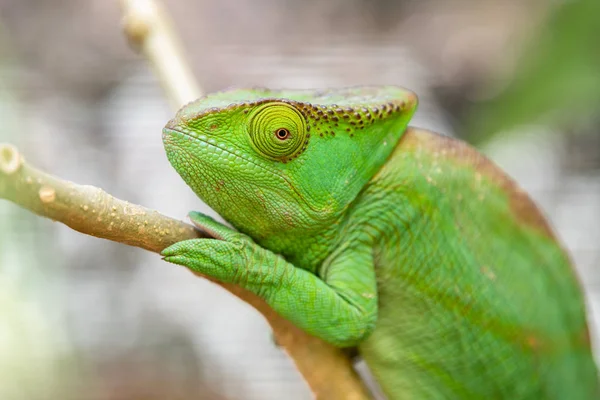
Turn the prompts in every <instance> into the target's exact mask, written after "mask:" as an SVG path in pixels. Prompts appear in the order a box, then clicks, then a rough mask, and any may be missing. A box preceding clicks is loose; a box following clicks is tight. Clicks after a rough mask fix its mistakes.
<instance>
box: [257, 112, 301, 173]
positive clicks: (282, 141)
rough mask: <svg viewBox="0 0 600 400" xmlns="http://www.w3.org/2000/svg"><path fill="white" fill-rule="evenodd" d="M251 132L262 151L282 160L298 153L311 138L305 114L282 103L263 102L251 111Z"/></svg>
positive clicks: (284, 160) (265, 155) (261, 152)
mask: <svg viewBox="0 0 600 400" xmlns="http://www.w3.org/2000/svg"><path fill="white" fill-rule="evenodd" d="M248 134H249V136H250V140H251V143H252V147H253V148H254V149H255V150H256V151H257V152H258V153H259V154H261V155H262V156H264V157H267V158H270V159H272V160H279V161H282V162H287V161H289V160H291V159H293V158H295V157H297V156H299V155H300V154H301V153H302V151H304V150H305V149H306V146H307V145H308V139H309V138H310V135H309V134H308V131H307V125H306V121H305V119H304V116H303V115H302V114H301V113H300V111H298V110H297V109H296V108H295V107H294V106H292V105H290V104H286V103H282V102H270V103H266V104H262V105H260V106H257V107H256V108H255V109H254V110H252V111H251V114H250V118H249V122H248Z"/></svg>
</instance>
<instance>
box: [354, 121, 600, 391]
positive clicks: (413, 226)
mask: <svg viewBox="0 0 600 400" xmlns="http://www.w3.org/2000/svg"><path fill="white" fill-rule="evenodd" d="M375 204H377V206H375ZM373 209H377V210H378V213H373V212H372V210H373ZM365 224H369V226H377V228H376V229H375V230H376V232H370V233H369V232H368V231H369V229H368V228H365V226H366V225H365ZM348 226H350V227H356V228H358V229H362V230H366V231H367V234H371V235H379V237H380V239H379V240H378V245H377V246H376V248H375V249H374V252H375V260H376V269H377V277H378V292H379V304H380V306H379V319H378V322H377V326H376V328H375V332H374V333H373V334H372V335H371V336H370V337H369V338H368V339H367V340H366V342H364V343H363V344H362V345H361V346H360V350H361V353H362V354H363V357H364V358H365V361H366V362H367V363H368V365H369V366H370V368H371V370H372V371H373V373H374V374H375V376H376V377H377V378H378V381H379V382H380V384H381V386H382V388H383V389H384V391H385V392H386V393H387V394H388V396H389V397H390V398H426V399H433V398H440V399H454V398H456V399H474V398H503V399H592V398H598V396H599V395H600V392H599V391H598V382H597V377H598V374H597V370H596V366H595V364H594V361H593V358H592V354H591V349H590V341H589V334H588V328H587V325H586V319H585V308H584V303H583V298H582V295H581V291H580V287H579V284H578V282H577V279H576V277H575V275H574V273H573V271H572V269H571V265H570V261H569V259H568V257H567V256H566V254H565V252H564V251H563V250H562V249H561V247H560V245H559V244H558V243H557V241H556V239H555V237H554V235H553V233H552V231H551V229H550V228H549V226H548V225H547V223H546V222H545V220H544V218H543V217H542V215H541V214H540V213H539V211H538V210H537V208H536V207H535V205H534V204H533V203H532V202H531V200H530V199H529V198H528V197H527V195H526V194H524V193H523V192H522V191H521V190H520V189H519V188H518V187H517V186H516V185H515V184H514V183H513V182H512V181H511V180H510V179H509V178H507V177H506V176H505V175H504V174H503V173H502V172H501V171H500V170H499V169H498V168H497V167H495V166H494V165H493V164H492V163H491V162H489V161H488V160H487V159H485V158H484V157H483V156H481V155H480V154H479V153H477V152H476V151H475V150H474V149H472V148H470V147H468V146H467V145H465V144H462V143H461V142H458V141H456V140H453V139H449V138H444V137H442V136H438V135H435V134H432V133H429V132H425V131H420V130H415V129H409V130H408V131H407V132H406V133H405V136H404V137H403V138H402V139H401V142H400V143H399V145H398V146H397V148H396V150H395V152H394V153H393V155H392V157H391V159H390V160H389V161H388V162H387V164H386V165H385V166H384V168H383V169H382V170H381V171H380V172H379V173H378V174H377V175H376V176H375V177H374V178H373V180H372V181H371V183H370V184H369V185H368V186H367V188H366V189H365V191H364V192H363V193H362V194H361V196H360V197H359V198H358V199H357V201H356V203H355V204H354V206H353V208H352V210H351V212H350V213H349V217H348ZM351 229H352V228H351Z"/></svg>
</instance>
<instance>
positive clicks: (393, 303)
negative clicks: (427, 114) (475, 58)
mask: <svg viewBox="0 0 600 400" xmlns="http://www.w3.org/2000/svg"><path fill="white" fill-rule="evenodd" d="M415 107H416V97H415V96H414V94H412V93H411V92H408V91H406V90H404V89H400V88H395V87H379V88H371V87H363V88H353V89H343V90H337V91H324V92H315V91H279V92H277V91H268V90H258V89H256V90H234V91H229V92H223V93H216V94H212V95H209V96H207V97H204V98H202V99H200V100H198V101H196V102H194V103H191V104H189V105H187V106H186V107H184V108H183V109H182V110H181V111H180V112H179V113H178V114H177V116H176V117H175V118H174V119H173V120H171V121H170V122H169V124H168V125H167V126H166V127H165V129H164V135H163V138H164V144H165V148H166V152H167V156H168V158H169V161H170V162H171V164H172V165H173V166H174V167H175V169H176V170H177V171H178V172H179V174H180V175H181V176H182V177H183V179H184V180H185V181H186V182H187V184H188V185H189V186H190V187H191V188H192V189H193V190H194V191H195V192H196V194H197V195H198V196H199V197H201V198H202V199H203V200H204V201H205V202H207V203H208V204H209V205H210V206H211V207H213V208H214V209H215V210H216V211H217V212H219V213H220V214H221V215H222V216H223V217H224V218H225V219H227V220H228V221H229V222H230V223H232V224H233V225H234V226H235V227H236V228H237V229H238V231H239V232H238V231H234V230H232V229H230V228H227V227H225V226H223V225H221V224H219V223H217V222H215V221H213V220H212V219H210V218H209V217H207V216H204V215H202V214H198V213H192V214H191V218H192V221H193V222H194V223H195V224H196V225H198V226H199V227H201V228H203V229H206V230H207V231H209V232H210V233H212V234H213V236H214V237H215V238H216V239H197V240H189V241H184V242H180V243H177V244H175V245H173V246H171V247H169V248H168V249H166V250H165V251H164V256H165V259H166V260H167V261H169V262H173V263H177V264H181V265H184V266H186V267H188V268H190V269H192V270H194V271H198V272H200V273H203V274H206V275H209V276H212V277H214V278H216V279H219V280H222V281H225V282H230V283H235V284H238V285H241V286H243V287H245V288H246V289H249V290H250V291H252V292H254V293H256V294H257V295H259V296H260V297H262V298H264V299H265V300H266V301H267V302H268V303H269V304H270V305H271V306H272V307H273V308H274V309H275V310H276V311H277V312H279V313H280V314H281V315H283V316H284V317H286V318H288V319H289V320H291V321H292V322H294V323H295V324H297V325H298V326H299V327H301V328H303V329H304V330H306V331H307V332H309V333H311V334H313V335H316V336H319V337H321V338H323V339H324V340H326V341H328V342H330V343H332V344H334V345H336V346H340V347H353V346H358V348H359V351H360V353H361V354H362V356H363V357H364V359H365V360H366V361H367V363H368V365H369V367H370V368H371V370H372V371H373V373H374V374H375V376H376V378H377V379H378V381H379V383H380V385H381V386H382V388H383V390H384V391H385V393H386V394H387V396H388V397H389V398H390V399H396V398H411V399H413V398H414V399H435V398H439V399H452V398H456V399H474V398H482V399H489V398H494V399H592V398H597V397H598V395H599V391H598V383H597V371H596V367H595V365H594V362H593V360H592V356H591V350H590V343H589V337H588V332H587V326H586V320H585V310H584V305H583V299H582V295H581V292H580V289H579V285H578V282H577V280H576V278H575V276H574V274H573V272H572V271H571V267H570V263H569V260H568V258H567V256H566V254H565V253H564V252H563V250H562V249H561V248H560V246H559V245H558V244H557V241H556V240H555V238H554V235H553V234H552V232H551V230H550V228H549V227H548V225H547V224H546V222H545V221H544V218H543V217H542V216H541V215H540V213H539V212H538V210H537V209H536V207H535V206H534V205H533V203H532V202H531V201H530V200H529V198H528V197H527V196H526V195H525V194H524V193H522V192H521V191H520V190H519V189H518V188H517V187H516V185H515V184H514V183H513V182H512V181H511V180H510V179H509V178H507V177H506V176H505V175H504V174H503V173H502V172H500V171H499V170H498V169H497V168H496V167H495V166H494V165H493V164H492V163H490V162H489V161H488V160H486V159H485V158H484V157H483V156H481V155H480V154H479V153H477V152H476V151H475V150H473V149H472V148H470V147H468V146H467V145H465V144H463V143H461V142H459V141H456V140H453V139H449V138H444V137H442V136H439V135H436V134H433V133H430V132H426V131H422V130H417V129H413V128H408V129H407V124H408V121H409V120H410V118H411V116H412V114H413V112H414V110H415Z"/></svg>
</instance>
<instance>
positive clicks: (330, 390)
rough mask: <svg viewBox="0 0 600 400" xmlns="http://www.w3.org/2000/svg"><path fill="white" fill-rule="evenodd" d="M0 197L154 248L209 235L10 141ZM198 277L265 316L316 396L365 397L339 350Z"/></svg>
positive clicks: (0, 153)
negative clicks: (40, 163)
mask: <svg viewBox="0 0 600 400" xmlns="http://www.w3.org/2000/svg"><path fill="white" fill-rule="evenodd" d="M0 198H3V199H6V200H10V201H12V202H13V203H15V204H17V205H19V206H21V207H23V208H26V209H28V210H30V211H32V212H34V213H35V214H38V215H40V216H42V217H46V218H50V219H52V220H55V221H58V222H62V223H63V224H65V225H67V226H69V227H70V228H72V229H74V230H76V231H78V232H81V233H85V234H87V235H92V236H96V237H99V238H103V239H109V240H112V241H115V242H120V243H124V244H128V245H130V246H135V247H140V248H142V249H146V250H149V251H153V252H155V253H160V251H162V250H163V249H164V248H166V247H167V246H169V245H171V244H173V243H176V242H179V241H181V240H186V239H193V238H202V237H209V236H208V235H207V234H206V233H204V232H201V231H199V230H197V229H195V228H194V227H192V226H191V225H189V224H186V223H184V222H182V221H179V220H175V219H172V218H169V217H167V216H164V215H162V214H160V213H159V212H157V211H154V210H150V209H148V208H145V207H142V206H139V205H136V204H132V203H129V202H127V201H123V200H120V199H117V198H115V197H113V196H111V195H110V194H108V193H106V192H105V191H103V190H102V189H99V188H97V187H94V186H89V185H78V184H75V183H73V182H69V181H65V180H62V179H59V178H57V177H54V176H52V175H49V174H47V173H45V172H43V171H40V170H39V169H36V168H34V167H32V166H31V165H29V164H28V163H26V162H25V160H24V158H23V156H22V155H21V154H20V153H19V152H18V150H17V149H16V148H15V147H14V146H12V145H9V144H2V143H0ZM204 278H207V279H209V280H211V281H213V282H215V283H217V284H218V285H221V286H222V287H224V288H225V289H226V290H228V291H229V292H231V293H232V294H234V295H235V296H237V297H239V298H240V299H242V300H243V301H245V302H247V303H249V304H250V305H252V306H253V307H254V308H256V309H257V310H258V311H259V312H260V313H261V314H262V315H263V316H264V317H265V318H266V319H267V321H268V322H269V324H270V325H271V328H272V329H273V333H274V335H275V339H276V340H277V343H279V345H280V346H282V347H283V348H284V349H285V350H286V351H287V353H288V354H289V355H290V356H291V357H292V359H293V360H294V362H295V363H296V366H297V367H298V369H299V371H300V373H301V374H302V375H303V376H304V378H305V379H306V381H307V383H308V385H309V386H310V388H311V389H312V391H313V393H314V394H315V397H316V398H317V399H340V400H341V399H357V400H358V399H366V398H368V395H367V392H366V389H365V388H364V386H363V385H362V382H361V381H360V378H359V377H358V375H357V374H356V373H355V371H354V370H353V368H352V365H351V363H350V361H349V359H348V358H347V357H346V356H345V355H344V354H343V353H342V352H341V351H340V350H338V349H336V348H334V347H332V346H330V345H328V344H326V343H325V342H323V341H321V340H320V339H317V338H315V337H313V336H310V335H308V334H306V333H305V332H304V331H301V330H300V329H299V328H297V327H296V326H294V325H293V324H292V323H290V322H289V321H287V320H285V319H283V318H282V317H281V316H279V315H278V314H277V313H275V311H273V309H272V308H271V307H269V306H268V305H267V304H266V303H265V302H264V301H263V300H262V299H260V298H259V297H257V296H255V295H254V294H252V293H250V292H248V291H246V290H244V289H242V288H241V287H239V286H235V285H230V284H223V283H220V282H216V281H214V280H213V279H211V278H210V277H204Z"/></svg>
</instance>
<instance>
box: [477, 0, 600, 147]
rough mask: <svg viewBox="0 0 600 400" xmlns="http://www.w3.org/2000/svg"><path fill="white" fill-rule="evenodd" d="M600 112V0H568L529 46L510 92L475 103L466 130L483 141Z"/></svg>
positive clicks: (564, 123)
mask: <svg viewBox="0 0 600 400" xmlns="http://www.w3.org/2000/svg"><path fill="white" fill-rule="evenodd" d="M599 110H600V1H599V0H571V1H564V2H562V3H561V4H558V5H556V6H555V7H554V10H553V11H552V12H551V13H550V15H549V16H548V19H547V20H546V21H545V24H543V26H541V27H540V29H539V30H538V31H537V33H536V35H535V37H533V38H532V40H531V41H530V43H528V44H527V45H526V46H525V51H524V52H523V54H522V57H521V59H520V60H519V63H518V65H517V72H516V76H515V77H514V80H513V81H512V82H511V83H510V84H509V85H508V87H507V88H506V90H505V91H503V92H502V93H501V94H500V95H499V96H497V97H495V98H493V99H492V100H489V101H485V102H482V103H479V104H476V105H475V106H474V107H473V109H472V110H471V112H470V115H471V116H470V117H469V119H470V121H467V129H466V132H467V135H468V139H469V140H471V141H474V142H482V141H485V140H487V139H489V138H490V137H491V136H492V135H495V134H498V133H501V132H505V131H508V130H511V129H513V128H515V127H517V126H518V125H522V124H532V123H534V124H535V123H541V124H546V125H551V126H558V127H562V128H569V127H574V126H578V125H580V124H581V123H585V122H587V121H589V119H590V118H597V119H598V117H600V114H599V112H598V111H599ZM599 131H600V130H599Z"/></svg>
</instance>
